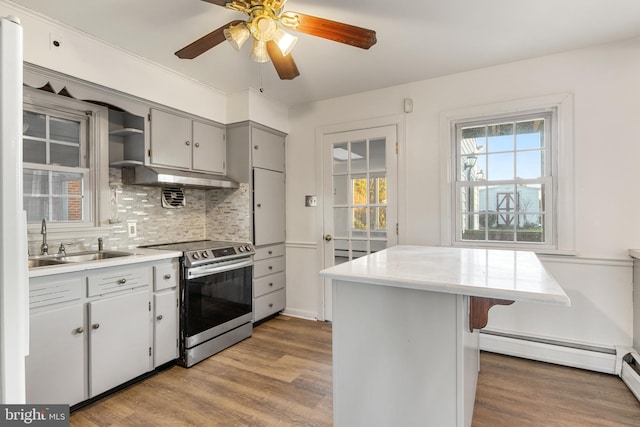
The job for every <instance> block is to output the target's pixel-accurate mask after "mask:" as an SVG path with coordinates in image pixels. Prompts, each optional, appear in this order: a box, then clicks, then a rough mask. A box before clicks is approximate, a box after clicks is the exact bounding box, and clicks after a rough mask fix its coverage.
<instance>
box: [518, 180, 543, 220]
mask: <svg viewBox="0 0 640 427" xmlns="http://www.w3.org/2000/svg"><path fill="white" fill-rule="evenodd" d="M541 210H542V187H541V185H540V184H536V185H518V211H519V213H522V214H533V216H537V215H539V214H540V211H541ZM527 220H528V222H536V223H538V222H539V221H538V220H534V218H533V217H530V216H529V215H527Z"/></svg>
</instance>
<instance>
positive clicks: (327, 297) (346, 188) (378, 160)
mask: <svg viewBox="0 0 640 427" xmlns="http://www.w3.org/2000/svg"><path fill="white" fill-rule="evenodd" d="M396 150H397V127H396V126H384V127H376V128H371V129H363V130H355V131H348V132H340V133H332V134H325V135H323V153H322V155H323V165H324V166H323V188H324V194H323V200H324V219H323V226H324V236H323V237H324V268H327V267H331V266H333V265H335V264H339V263H342V262H347V261H350V260H353V259H355V258H359V257H361V256H364V255H367V254H370V253H373V252H377V251H379V250H382V249H384V248H387V247H389V246H394V245H395V244H396V243H397V240H398V236H397V163H398V160H397V158H398V156H397V152H396ZM331 311H332V310H331V280H328V279H326V280H325V281H324V318H325V320H331Z"/></svg>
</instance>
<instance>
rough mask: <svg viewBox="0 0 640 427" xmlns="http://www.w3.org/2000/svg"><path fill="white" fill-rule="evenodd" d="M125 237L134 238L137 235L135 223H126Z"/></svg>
mask: <svg viewBox="0 0 640 427" xmlns="http://www.w3.org/2000/svg"><path fill="white" fill-rule="evenodd" d="M127 235H128V236H129V237H136V236H137V235H138V227H137V226H136V223H135V222H128V223H127Z"/></svg>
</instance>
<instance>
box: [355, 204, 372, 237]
mask: <svg viewBox="0 0 640 427" xmlns="http://www.w3.org/2000/svg"><path fill="white" fill-rule="evenodd" d="M367 222H368V221H367V208H353V224H352V229H351V233H352V235H353V236H354V237H358V236H359V237H366V235H367Z"/></svg>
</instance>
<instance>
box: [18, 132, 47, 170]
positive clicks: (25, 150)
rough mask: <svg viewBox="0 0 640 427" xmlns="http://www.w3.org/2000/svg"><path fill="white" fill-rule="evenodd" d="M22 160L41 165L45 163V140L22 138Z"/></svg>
mask: <svg viewBox="0 0 640 427" xmlns="http://www.w3.org/2000/svg"><path fill="white" fill-rule="evenodd" d="M22 160H23V161H24V162H27V163H39V164H41V165H46V164H47V144H46V142H44V141H38V140H33V139H28V138H24V139H23V141H22Z"/></svg>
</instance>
